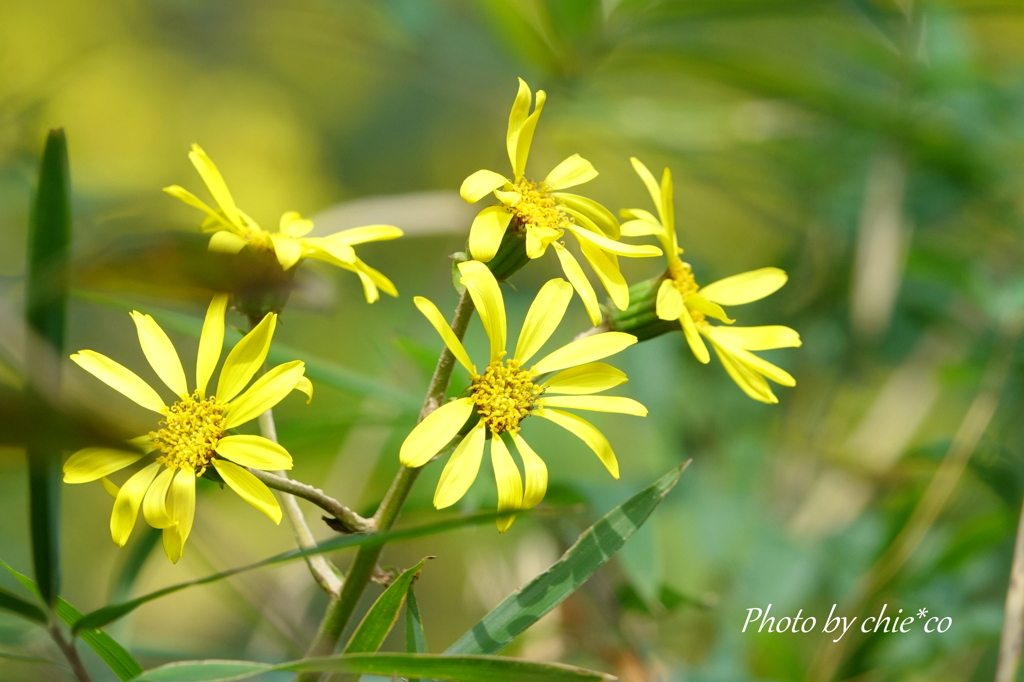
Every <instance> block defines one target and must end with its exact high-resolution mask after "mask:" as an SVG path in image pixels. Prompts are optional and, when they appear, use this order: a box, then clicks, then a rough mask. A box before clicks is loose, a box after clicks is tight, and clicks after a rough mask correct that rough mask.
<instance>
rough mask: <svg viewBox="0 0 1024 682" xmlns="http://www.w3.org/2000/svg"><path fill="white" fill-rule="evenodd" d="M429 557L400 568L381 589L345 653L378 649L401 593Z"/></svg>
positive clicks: (394, 616) (390, 625) (399, 605)
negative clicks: (381, 592) (391, 581)
mask: <svg viewBox="0 0 1024 682" xmlns="http://www.w3.org/2000/svg"><path fill="white" fill-rule="evenodd" d="M432 558H433V557H426V558H424V559H421V560H420V562H419V563H418V564H416V565H415V566H413V567H412V568H410V569H408V570H406V571H403V572H402V574H401V575H399V576H398V577H397V578H395V581H394V582H393V583H391V584H390V585H389V586H388V589H386V590H384V592H383V594H381V595H380V596H379V597H378V598H377V601H375V602H374V603H373V606H371V607H370V610H369V611H367V612H366V616H364V617H363V621H362V622H361V623H359V627H358V628H356V631H355V632H354V633H352V638H351V639H350V640H349V641H348V644H347V645H345V653H346V654H371V653H374V652H375V651H377V650H378V649H380V645H381V644H383V643H384V638H385V637H387V636H388V633H389V632H391V628H393V627H394V626H395V622H397V621H398V613H399V611H401V610H402V605H403V604H404V603H405V595H406V594H407V593H408V592H409V588H410V587H411V586H412V583H413V581H414V580H415V579H416V578H417V576H419V574H420V571H422V570H423V564H425V563H427V560H428V559H432Z"/></svg>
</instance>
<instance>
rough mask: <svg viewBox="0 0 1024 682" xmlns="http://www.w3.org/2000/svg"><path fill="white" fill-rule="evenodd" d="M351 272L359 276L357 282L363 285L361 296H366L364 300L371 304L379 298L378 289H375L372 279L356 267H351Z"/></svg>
mask: <svg viewBox="0 0 1024 682" xmlns="http://www.w3.org/2000/svg"><path fill="white" fill-rule="evenodd" d="M353 272H355V273H356V274H357V275H358V276H359V282H360V284H362V285H363V297H364V298H366V302H367V303H370V304H373V303H376V302H377V301H378V300H380V291H379V290H378V289H377V285H376V284H375V283H374V281H373V279H371V278H370V277H369V276H368V275H367V274H366V273H365V272H361V271H359V270H358V269H353Z"/></svg>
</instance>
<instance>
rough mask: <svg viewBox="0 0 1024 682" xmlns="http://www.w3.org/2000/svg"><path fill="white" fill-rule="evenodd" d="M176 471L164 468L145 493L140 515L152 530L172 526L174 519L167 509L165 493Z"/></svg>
mask: <svg viewBox="0 0 1024 682" xmlns="http://www.w3.org/2000/svg"><path fill="white" fill-rule="evenodd" d="M178 471H179V470H178V469H169V468H167V467H164V470H163V471H161V472H160V473H159V474H157V477H156V479H154V480H153V484H152V485H151V486H149V490H147V491H146V497H145V499H144V500H143V501H142V515H143V516H144V517H145V519H146V523H148V524H149V525H151V526H153V528H167V527H168V526H173V525H174V519H172V518H171V515H170V513H169V512H168V509H167V491H168V490H169V489H170V487H171V481H173V480H174V475H175V474H177V473H178Z"/></svg>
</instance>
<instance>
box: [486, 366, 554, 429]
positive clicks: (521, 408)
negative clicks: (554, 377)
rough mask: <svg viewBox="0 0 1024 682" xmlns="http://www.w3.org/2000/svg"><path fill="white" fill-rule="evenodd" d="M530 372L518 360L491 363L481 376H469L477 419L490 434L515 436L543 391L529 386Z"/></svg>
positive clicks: (537, 387) (532, 384) (531, 383)
mask: <svg viewBox="0 0 1024 682" xmlns="http://www.w3.org/2000/svg"><path fill="white" fill-rule="evenodd" d="M532 379H533V373H532V372H530V371H529V370H525V369H522V368H520V366H519V361H518V360H506V361H505V362H501V361H498V362H493V363H491V364H490V365H488V366H487V369H486V370H485V371H484V373H483V374H482V375H481V374H473V375H471V376H470V380H471V381H472V382H473V383H472V385H471V386H470V393H471V394H472V398H473V402H474V403H476V411H477V413H478V414H479V415H480V418H481V419H482V420H483V421H484V423H485V424H487V426H488V428H489V429H490V430H491V432H492V433H496V434H497V433H505V432H506V431H509V432H512V433H516V432H518V431H519V423H520V422H521V421H523V419H525V418H526V417H527V416H528V415H529V414H530V410H531V409H532V408H533V404H534V403H535V402H536V401H537V398H539V397H540V395H541V394H542V393H543V392H544V389H543V388H541V387H540V386H538V385H537V384H535V383H533V380H532Z"/></svg>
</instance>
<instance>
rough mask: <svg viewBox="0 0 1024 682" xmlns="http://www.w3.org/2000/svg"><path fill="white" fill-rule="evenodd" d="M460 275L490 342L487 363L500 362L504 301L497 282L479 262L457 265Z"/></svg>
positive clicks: (503, 339) (503, 327)
mask: <svg viewBox="0 0 1024 682" xmlns="http://www.w3.org/2000/svg"><path fill="white" fill-rule="evenodd" d="M459 272H460V273H462V280H461V281H462V284H463V285H465V287H466V289H468V290H469V295H470V296H471V297H472V299H473V304H474V305H475V306H476V311H477V313H478V314H479V315H480V321H481V322H482V323H483V325H484V331H485V332H487V338H488V339H490V341H491V359H490V361H489V362H496V361H498V360H501V357H502V356H503V355H504V354H505V333H506V331H505V328H506V326H505V301H504V299H503V298H502V296H501V288H500V287H499V286H498V280H496V279H494V275H493V274H492V273H491V271H490V270H489V269H488V267H487V266H486V265H484V264H483V263H481V262H480V261H475V260H471V261H466V262H464V263H459Z"/></svg>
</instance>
